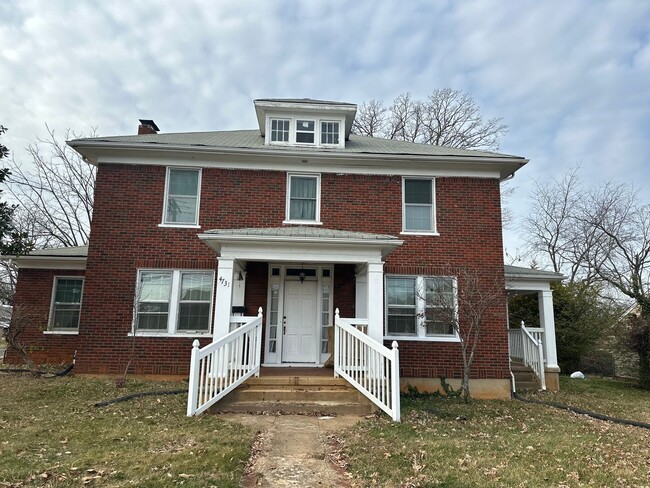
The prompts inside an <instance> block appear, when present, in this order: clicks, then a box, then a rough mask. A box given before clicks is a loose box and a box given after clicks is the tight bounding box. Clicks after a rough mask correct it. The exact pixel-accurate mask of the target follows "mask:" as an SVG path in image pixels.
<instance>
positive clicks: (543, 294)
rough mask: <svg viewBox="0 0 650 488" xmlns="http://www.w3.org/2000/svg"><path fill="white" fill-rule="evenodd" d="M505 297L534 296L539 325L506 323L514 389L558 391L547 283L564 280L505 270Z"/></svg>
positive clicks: (510, 268) (522, 270) (550, 274)
mask: <svg viewBox="0 0 650 488" xmlns="http://www.w3.org/2000/svg"><path fill="white" fill-rule="evenodd" d="M505 277H506V290H507V292H508V296H509V297H510V296H513V295H521V294H536V295H537V302H538V304H539V323H538V324H525V323H523V322H521V323H518V324H511V323H510V322H509V321H508V345H509V351H510V363H511V370H512V373H513V379H514V383H515V386H514V388H515V389H516V388H517V385H520V387H523V388H530V387H536V388H539V389H542V390H546V389H549V390H553V391H557V390H559V387H560V383H559V381H560V380H559V374H560V367H559V366H558V364H557V349H556V341H555V318H554V315H553V291H552V290H551V286H550V285H551V283H552V282H555V281H561V280H562V279H563V278H564V277H563V276H562V275H560V274H558V273H554V272H549V271H540V270H535V269H529V268H521V267H517V266H506V267H505Z"/></svg>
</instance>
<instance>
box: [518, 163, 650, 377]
mask: <svg viewBox="0 0 650 488" xmlns="http://www.w3.org/2000/svg"><path fill="white" fill-rule="evenodd" d="M532 202H533V208H534V210H535V213H532V212H531V214H530V215H529V217H528V218H527V219H526V223H525V225H524V229H525V230H526V235H528V237H529V245H530V246H531V249H533V250H535V251H537V252H538V255H541V256H543V257H545V258H547V259H548V261H549V262H550V263H551V264H552V266H553V268H554V269H555V270H556V271H559V272H562V273H564V274H566V275H567V276H569V280H570V281H571V282H586V283H588V284H594V283H601V284H605V285H607V287H606V288H603V289H604V290H605V291H606V292H607V293H609V294H611V295H613V296H614V297H618V298H619V299H621V298H622V297H627V298H629V299H632V300H634V301H635V302H636V303H637V304H638V306H639V310H640V315H641V319H642V321H641V323H644V324H650V205H648V204H643V203H641V202H640V199H639V194H638V192H637V191H635V190H634V188H632V187H631V186H629V185H626V184H616V183H612V182H606V183H604V184H602V185H600V186H598V187H593V188H584V185H582V183H581V182H580V179H579V174H578V171H577V170H571V171H570V172H569V173H567V175H565V176H564V178H563V179H562V180H556V181H554V182H553V183H551V184H548V185H539V184H538V186H537V189H536V191H535V192H534V194H533V198H532ZM648 327H650V325H648ZM647 347H648V350H647V351H646V352H645V353H643V354H645V356H643V354H642V353H639V351H638V348H637V349H635V351H636V352H637V353H638V354H639V355H640V359H641V360H642V361H643V358H644V357H650V344H648V345H647ZM639 373H640V381H641V383H642V385H644V386H646V387H648V388H650V377H648V376H649V375H650V368H645V369H643V368H641V370H640V372H639Z"/></svg>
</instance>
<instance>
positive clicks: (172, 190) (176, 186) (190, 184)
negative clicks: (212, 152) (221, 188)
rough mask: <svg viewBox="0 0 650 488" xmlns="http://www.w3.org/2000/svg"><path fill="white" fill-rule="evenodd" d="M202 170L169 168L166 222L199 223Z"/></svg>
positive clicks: (179, 223)
mask: <svg viewBox="0 0 650 488" xmlns="http://www.w3.org/2000/svg"><path fill="white" fill-rule="evenodd" d="M200 187H201V170H198V169H173V168H169V169H168V170H167V186H166V189H165V192H166V196H165V209H164V216H163V223H164V224H171V225H193V226H194V225H198V222H199V219H198V216H199V189H200Z"/></svg>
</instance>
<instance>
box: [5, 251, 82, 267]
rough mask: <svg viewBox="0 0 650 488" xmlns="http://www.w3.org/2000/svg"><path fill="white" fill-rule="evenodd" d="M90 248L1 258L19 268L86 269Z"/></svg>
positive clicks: (35, 252) (33, 252)
mask: <svg viewBox="0 0 650 488" xmlns="http://www.w3.org/2000/svg"><path fill="white" fill-rule="evenodd" d="M87 256H88V246H74V247H59V248H50V249H34V250H33V251H30V252H29V253H28V254H24V255H21V256H0V259H1V260H3V261H8V260H11V261H13V263H14V264H15V265H16V266H18V267H19V268H36V269H40V268H43V269H51V268H58V269H85V268H86V257H87Z"/></svg>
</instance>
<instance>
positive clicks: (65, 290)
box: [48, 276, 84, 332]
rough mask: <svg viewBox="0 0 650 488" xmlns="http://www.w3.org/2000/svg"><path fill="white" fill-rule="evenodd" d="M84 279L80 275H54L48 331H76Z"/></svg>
mask: <svg viewBox="0 0 650 488" xmlns="http://www.w3.org/2000/svg"><path fill="white" fill-rule="evenodd" d="M83 284H84V279H83V277H81V276H55V277H54V284H53V288H52V302H51V305H50V321H49V326H48V331H50V332H53V331H56V332H77V331H78V330H79V316H80V315H81V298H82V296H83Z"/></svg>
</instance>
